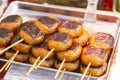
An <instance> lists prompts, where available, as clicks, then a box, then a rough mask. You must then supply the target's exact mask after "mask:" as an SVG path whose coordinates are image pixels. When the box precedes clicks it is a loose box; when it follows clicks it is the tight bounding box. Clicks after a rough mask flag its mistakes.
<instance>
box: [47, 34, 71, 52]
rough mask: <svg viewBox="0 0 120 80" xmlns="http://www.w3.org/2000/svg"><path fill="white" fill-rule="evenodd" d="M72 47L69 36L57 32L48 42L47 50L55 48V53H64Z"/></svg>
mask: <svg viewBox="0 0 120 80" xmlns="http://www.w3.org/2000/svg"><path fill="white" fill-rule="evenodd" d="M71 45H72V39H71V36H70V35H69V34H67V33H60V32H57V33H55V34H53V35H52V36H51V37H50V38H49V40H48V47H49V49H53V48H55V50H56V51H64V50H66V49H68V48H70V47H71Z"/></svg>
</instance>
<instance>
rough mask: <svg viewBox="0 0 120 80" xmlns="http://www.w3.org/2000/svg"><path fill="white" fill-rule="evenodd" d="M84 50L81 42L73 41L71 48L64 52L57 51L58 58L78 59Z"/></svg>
mask: <svg viewBox="0 0 120 80" xmlns="http://www.w3.org/2000/svg"><path fill="white" fill-rule="evenodd" d="M81 52H82V46H81V45H80V44H79V43H76V42H73V44H72V46H71V48H70V49H68V50H66V51H62V52H57V53H56V55H57V58H58V59H60V60H63V59H66V61H74V60H77V59H78V58H79V56H80V54H81Z"/></svg>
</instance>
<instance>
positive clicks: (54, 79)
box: [53, 58, 66, 80]
mask: <svg viewBox="0 0 120 80" xmlns="http://www.w3.org/2000/svg"><path fill="white" fill-rule="evenodd" d="M65 60H66V59H65V58H64V59H63V61H62V63H61V65H60V67H59V69H58V71H57V73H56V74H55V77H54V78H53V80H56V79H57V76H58V74H59V72H60V70H61V69H62V67H63V64H64V63H65Z"/></svg>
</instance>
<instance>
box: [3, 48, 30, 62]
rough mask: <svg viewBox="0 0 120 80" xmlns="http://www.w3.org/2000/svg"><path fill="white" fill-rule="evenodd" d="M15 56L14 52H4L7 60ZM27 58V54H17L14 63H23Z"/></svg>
mask: <svg viewBox="0 0 120 80" xmlns="http://www.w3.org/2000/svg"><path fill="white" fill-rule="evenodd" d="M14 54H15V51H13V50H12V51H10V50H9V51H6V52H5V56H6V58H7V59H10V58H11V57H12V56H13V55H14ZM28 58H29V53H26V54H24V53H20V52H19V53H18V54H17V56H16V57H15V59H14V60H15V61H18V62H23V61H26V60H27V59H28Z"/></svg>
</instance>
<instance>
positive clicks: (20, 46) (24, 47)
mask: <svg viewBox="0 0 120 80" xmlns="http://www.w3.org/2000/svg"><path fill="white" fill-rule="evenodd" d="M20 39H21V38H20V36H19V35H17V34H16V35H15V36H14V38H13V39H12V40H11V44H13V43H15V42H17V41H18V40H20ZM31 47H32V45H29V44H27V43H24V42H21V43H19V44H17V45H15V46H13V47H12V49H13V50H15V51H17V50H19V52H22V53H28V52H29V51H30V50H31Z"/></svg>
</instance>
